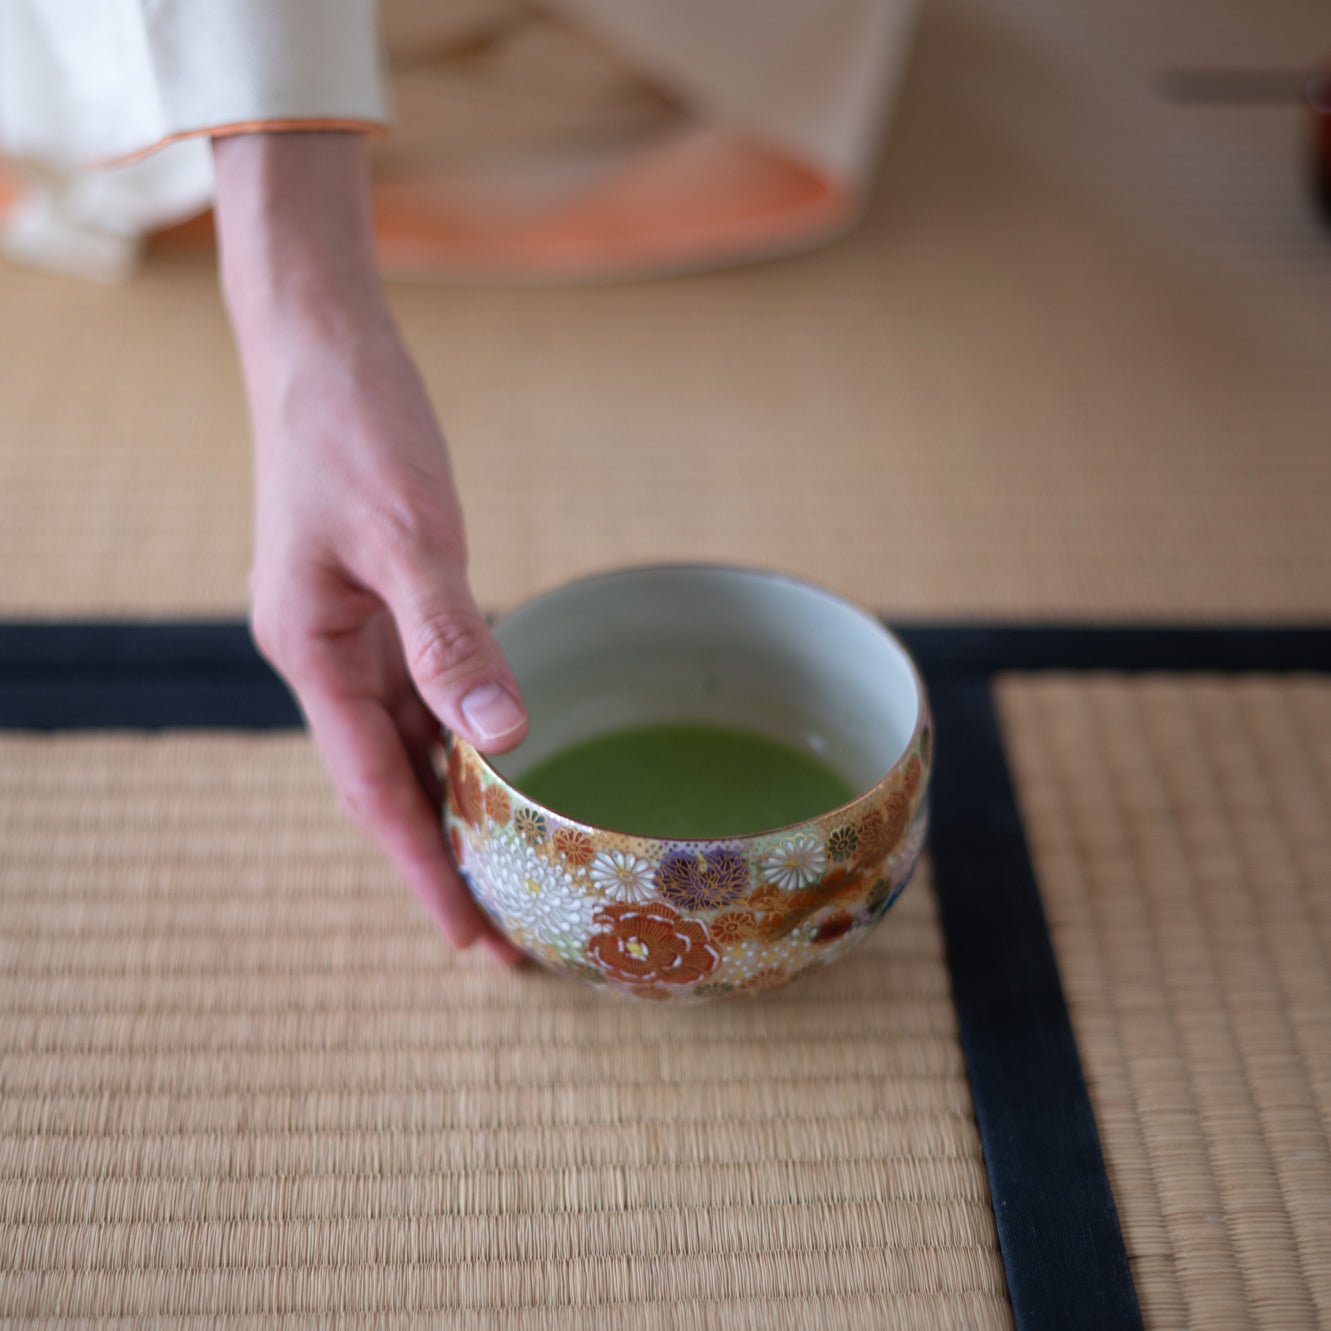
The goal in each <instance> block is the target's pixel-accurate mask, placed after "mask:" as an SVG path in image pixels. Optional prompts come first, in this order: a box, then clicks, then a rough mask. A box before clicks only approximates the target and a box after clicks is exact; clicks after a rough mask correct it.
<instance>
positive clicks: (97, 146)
mask: <svg viewBox="0 0 1331 1331" xmlns="http://www.w3.org/2000/svg"><path fill="white" fill-rule="evenodd" d="M384 87H385V84H384V78H383V75H382V71H381V68H380V58H379V50H378V41H377V33H376V5H375V0H0V154H3V155H4V157H5V158H6V159H8V161H9V163H10V167H11V170H16V171H17V174H18V175H19V177H20V179H21V181H22V183H23V185H24V190H23V194H22V197H21V199H20V202H19V204H18V205H17V206H16V207H15V208H14V209H13V211H12V213H11V215H10V217H9V218H8V219H7V221H6V228H5V243H6V248H7V249H8V250H9V252H10V254H11V255H12V256H13V257H15V258H18V259H20V260H24V261H27V262H30V263H35V264H38V265H40V266H46V267H58V268H72V269H74V270H76V271H85V272H88V273H89V275H93V276H103V277H114V276H118V275H120V272H121V270H122V269H123V268H125V267H126V266H127V265H129V264H132V261H133V252H134V251H135V250H136V248H137V241H138V237H140V236H141V235H143V234H144V233H146V232H147V231H149V230H151V229H153V228H155V227H158V226H162V225H166V224H169V223H170V222H172V221H175V220H178V219H179V218H182V217H185V216H188V215H190V214H191V213H194V212H197V211H199V210H200V209H201V208H203V207H205V206H206V205H207V203H208V202H209V200H210V198H211V192H212V170H211V157H210V154H209V152H208V148H207V144H206V142H205V141H204V140H206V139H207V138H209V137H212V136H216V135H219V134H228V133H240V132H245V131H253V130H258V129H266V130H290V129H358V130H372V129H376V128H378V127H380V126H382V125H383V124H384V122H385V121H386V119H387V111H386V106H385V93H384ZM191 140H196V141H194V142H191ZM158 149H164V151H161V152H157V151H155V150H158ZM89 168H101V169H91V170H90V169H89Z"/></svg>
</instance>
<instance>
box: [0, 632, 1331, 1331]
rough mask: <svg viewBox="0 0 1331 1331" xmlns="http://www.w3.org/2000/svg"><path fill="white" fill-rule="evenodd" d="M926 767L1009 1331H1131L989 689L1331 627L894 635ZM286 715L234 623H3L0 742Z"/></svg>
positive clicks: (1304, 660) (1097, 1153) (1271, 655)
mask: <svg viewBox="0 0 1331 1331" xmlns="http://www.w3.org/2000/svg"><path fill="white" fill-rule="evenodd" d="M895 627H896V629H897V632H898V633H899V635H900V636H901V637H902V639H903V640H904V641H905V643H906V645H907V646H908V647H909V649H910V650H911V652H912V653H913V654H914V656H915V658H916V660H917V662H918V663H919V666H920V669H921V673H922V674H923V675H924V678H925V681H926V684H927V686H928V688H929V692H930V696H931V700H932V703H933V708H934V714H935V719H936V723H937V730H938V736H939V752H940V754H941V755H942V757H941V760H940V762H939V764H938V769H937V772H936V774H935V778H934V787H933V795H932V799H933V821H932V837H931V841H932V846H931V853H932V858H933V867H934V883H935V888H936V891H937V894H938V901H939V910H940V915H941V919H942V924H943V932H944V936H945V938H946V942H947V950H948V960H949V965H950V968H951V973H952V986H953V994H954V998H955V1002H956V1008H957V1016H958V1023H959V1027H960V1031H961V1040H962V1046H963V1049H964V1052H965V1057H966V1066H967V1072H968V1075H969V1077H970V1083H971V1090H972V1095H973V1098H974V1103H975V1114H976V1120H977V1122H978V1124H979V1129H980V1137H981V1141H982V1143H983V1147H984V1157H985V1166H986V1169H987V1171H988V1174H989V1183H990V1195H991V1197H992V1199H993V1205H994V1213H995V1217H996V1220H997V1226H998V1235H999V1241H1000V1244H1001V1246H1002V1252H1003V1263H1004V1268H1005V1270H1006V1273H1007V1281H1008V1291H1009V1294H1010V1296H1011V1299H1012V1306H1013V1311H1014V1314H1015V1317H1016V1322H1017V1326H1018V1327H1019V1328H1020V1329H1021V1331H1034V1329H1035V1328H1041V1329H1042V1328H1050V1329H1051V1331H1071V1329H1073V1328H1080V1327H1104V1328H1123V1331H1135V1329H1136V1328H1140V1326H1141V1315H1140V1312H1139V1310H1138V1305H1137V1297H1136V1291H1135V1289H1134V1287H1133V1283H1132V1277H1131V1274H1130V1271H1129V1267H1128V1261H1127V1256H1126V1253H1125V1250H1124V1245H1123V1237H1122V1232H1121V1230H1120V1227H1119V1223H1118V1214H1117V1211H1116V1209H1115V1206H1114V1199H1113V1195H1112V1192H1111V1190H1110V1187H1109V1181H1108V1178H1107V1176H1106V1174H1105V1165H1104V1159H1103V1155H1102V1152H1101V1148H1100V1139H1099V1133H1098V1131H1097V1128H1096V1124H1095V1116H1094V1112H1093V1110H1092V1107H1091V1103H1090V1098H1089V1096H1088V1094H1087V1091H1086V1084H1085V1079H1084V1077H1083V1074H1082V1068H1081V1061H1080V1058H1079V1056H1078V1052H1077V1045H1076V1039H1075V1036H1074V1034H1073V1031H1072V1024H1071V1021H1070V1019H1069V1016H1068V1010H1067V1004H1066V1001H1065V998H1064V994H1063V989H1062V985H1061V982H1060V979H1059V974H1058V965H1057V962H1056V960H1055V957H1054V951H1053V945H1052V942H1051V940H1050V937H1049V930H1048V925H1047V922H1046V920H1045V916H1044V911H1043V907H1042V905H1041V902H1040V893H1039V888H1038V885H1037V883H1036V879H1035V873H1034V869H1033V867H1032V864H1031V859H1030V853H1029V849H1028V847H1027V844H1026V838H1025V833H1024V831H1023V829H1022V823H1021V815H1020V812H1019V810H1018V806H1017V801H1016V796H1015V792H1014V789H1013V783H1012V778H1011V774H1010V772H1009V770H1008V765H1007V759H1006V755H1005V753H1004V749H1003V741H1002V733H1001V729H1000V726H999V722H998V718H997V715H996V713H995V710H994V705H993V699H992V694H991V690H990V682H991V680H992V678H993V676H995V675H997V674H1000V673H1003V672H1005V671H1012V672H1022V673H1025V672H1034V671H1049V670H1056V671H1112V672H1143V671H1161V672H1170V673H1180V672H1181V673H1211V672H1215V673H1242V672H1254V671H1260V672H1272V673H1290V672H1305V671H1306V672H1313V673H1327V672H1331V626H1326V625H1314V626H1306V627H1288V626H1261V625H1245V626H1238V627H1236V626H1197V627H1174V626H1163V625H1160V626H1153V625H1130V626H1128V625H1125V626H1103V627H1100V626H1096V627H1089V626H1084V625H1071V624H1007V625H998V624H993V625H974V624H908V625H905V626H902V625H896V626H895ZM300 723H301V718H300V711H299V709H298V708H297V706H296V704H295V701H294V699H293V698H292V696H291V694H290V693H289V692H288V691H287V689H286V687H285V686H284V685H283V684H282V683H281V681H280V680H278V678H277V677H276V676H275V675H274V674H273V673H272V672H271V671H270V670H269V669H268V667H267V666H266V665H265V664H264V663H263V662H262V661H261V660H260V658H259V657H258V655H257V653H256V652H255V651H254V649H253V647H252V645H251V643H250V639H249V635H248V632H247V630H246V628H245V626H244V625H243V624H240V623H236V622H217V621H191V622H169V623H61V624H56V623H9V624H0V729H17V730H39V731H40V730H108V729H115V730H143V729H152V730H157V729H203V730H217V729H241V730H246V729H249V730H280V729H290V728H292V727H295V726H299V725H300Z"/></svg>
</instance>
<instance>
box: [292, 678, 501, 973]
mask: <svg viewBox="0 0 1331 1331" xmlns="http://www.w3.org/2000/svg"><path fill="white" fill-rule="evenodd" d="M302 703H303V705H304V707H305V713H306V716H307V718H308V719H309V723H310V730H311V731H312V733H313V735H314V740H315V743H316V744H317V745H318V747H319V751H320V752H321V753H322V754H323V757H324V761H325V762H326V763H327V765H328V770H329V772H330V774H331V775H332V778H333V784H334V785H335V786H336V787H337V791H338V795H339V796H340V798H341V801H342V805H343V808H344V809H345V810H346V813H347V816H348V817H349V818H350V819H351V821H352V822H354V823H355V824H356V825H357V826H358V827H359V828H360V829H361V830H362V831H364V832H366V833H367V834H368V835H369V836H371V837H373V839H374V840H375V841H376V842H377V843H378V845H379V846H380V848H381V849H382V850H383V851H384V853H385V854H386V855H387V856H388V857H389V859H390V860H392V862H393V864H394V866H395V867H396V869H397V871H398V873H399V874H400V875H401V876H402V878H403V880H404V881H405V882H406V883H407V885H408V886H409V887H410V888H411V890H412V891H413V892H414V893H415V894H416V895H417V896H418V897H419V898H420V900H421V902H422V903H423V904H424V905H425V907H426V909H427V910H428V911H429V912H430V914H431V915H432V916H433V918H434V920H435V921H436V923H437V924H438V925H439V928H440V929H441V930H442V931H443V933H444V936H445V937H446V938H447V939H448V940H449V942H450V943H452V944H453V946H454V947H458V948H466V947H469V946H470V945H471V944H472V943H473V942H475V941H476V940H477V939H478V938H483V937H486V936H487V935H491V936H492V935H493V931H492V929H491V927H490V924H489V922H488V921H487V920H486V919H485V917H484V916H483V915H482V914H481V911H480V909H479V907H477V905H476V903H475V902H474V901H473V900H472V898H471V894H470V893H469V892H468V891H467V889H466V886H465V884H464V883H463V882H462V879H461V878H460V876H459V875H458V871H457V869H456V868H455V867H454V866H453V862H452V860H451V859H450V858H449V855H448V851H447V849H446V847H445V845H444V837H443V832H442V830H441V828H440V825H439V821H438V816H437V812H436V809H435V808H433V807H432V806H431V804H430V801H429V800H428V799H427V798H426V794H425V791H424V790H423V789H422V788H421V785H420V783H419V781H418V780H417V777H416V774H415V772H414V771H413V767H412V762H411V759H410V757H409V755H408V752H407V749H406V747H405V746H404V744H403V740H402V737H401V735H400V734H399V733H398V730H397V728H396V727H395V725H394V724H393V720H392V719H391V718H390V717H389V715H388V713H387V712H386V711H385V710H384V708H383V707H382V705H381V704H380V703H379V702H377V701H375V700H374V699H370V698H359V697H344V696H340V695H336V694H331V693H328V692H326V691H323V690H315V691H312V692H311V691H307V692H306V694H305V696H303V697H302Z"/></svg>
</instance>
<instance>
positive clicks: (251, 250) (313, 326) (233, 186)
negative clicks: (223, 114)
mask: <svg viewBox="0 0 1331 1331" xmlns="http://www.w3.org/2000/svg"><path fill="white" fill-rule="evenodd" d="M213 160H214V165H215V171H216V181H217V185H216V194H217V203H216V217H217V231H218V241H219V247H220V251H221V279H222V291H223V295H224V297H225V300H226V304H227V309H228V311H229V312H230V315H231V322H232V326H233V328H234V330H235V334H236V340H237V343H238V346H239V349H240V355H241V359H242V361H243V363H244V369H245V377H246V381H247V384H248V385H249V389H250V393H251V398H252V399H253V398H254V397H256V396H258V397H259V398H261V399H262V398H263V397H265V396H267V395H268V394H269V393H270V392H271V391H273V390H274V389H275V387H276V385H275V384H274V383H273V382H272V381H273V379H274V377H275V375H280V374H281V372H282V367H283V366H284V365H285V364H286V363H287V362H288V359H289V355H290V353H291V351H292V350H293V349H297V348H302V347H306V346H308V345H309V344H310V343H311V342H313V343H316V344H318V345H319V346H321V347H323V348H324V349H327V350H329V351H334V352H336V351H338V350H346V351H351V350H352V349H354V348H355V347H356V346H357V345H361V344H363V343H364V342H365V341H366V340H367V339H372V338H376V337H381V336H395V333H394V328H393V321H392V317H391V315H390V313H389V310H388V307H387V304H386V303H385V300H384V296H383V290H382V286H381V284H380V280H379V274H378V267H377V263H376V260H375V253H374V232H373V224H372V216H371V208H370V187H369V168H368V151H367V147H366V142H365V137H364V135H361V134H350V133H274V134H245V135H236V136H233V137H229V138H222V139H217V140H215V141H214V144H213Z"/></svg>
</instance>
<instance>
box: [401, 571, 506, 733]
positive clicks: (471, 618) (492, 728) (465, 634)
mask: <svg viewBox="0 0 1331 1331" xmlns="http://www.w3.org/2000/svg"><path fill="white" fill-rule="evenodd" d="M387 599H388V603H389V608H390V610H391V611H392V613H393V618H394V620H395V622H396V624H397V630H398V636H399V637H400V638H401V640H402V650H403V653H404V655H405V657H406V662H407V669H408V670H409V671H410V672H411V678H412V680H413V682H414V683H415V685H416V690H417V692H418V693H419V694H420V695H421V697H422V699H424V701H425V704H426V706H427V707H429V709H430V710H431V711H432V712H433V713H434V714H435V716H437V717H438V718H439V720H440V721H442V722H443V723H444V725H446V726H447V727H448V728H449V729H450V730H452V731H453V732H454V733H455V734H458V735H461V736H462V737H463V738H464V739H467V740H470V741H471V743H472V744H474V745H475V746H476V748H478V749H479V750H481V751H482V752H483V753H503V752H504V751H505V750H507V749H511V748H514V747H515V746H516V745H518V744H520V743H521V742H522V740H523V739H524V738H525V737H526V734H527V710H526V708H525V707H524V706H523V704H522V695H521V693H520V692H519V690H518V685H517V681H516V680H515V679H514V678H513V672H512V670H510V669H509V666H508V662H507V661H505V660H504V655H503V653H502V652H501V651H500V650H499V644H498V643H497V642H495V640H494V636H493V635H492V634H491V632H490V628H489V626H488V625H487V624H486V622H485V617H484V615H482V614H481V612H480V611H479V610H478V609H477V607H476V602H475V601H474V600H473V599H472V595H471V589H470V588H469V587H468V586H467V579H466V576H465V574H464V573H463V572H462V571H461V570H459V569H456V568H453V567H451V566H449V565H446V564H433V563H430V562H426V563H422V564H418V565H416V566H415V567H414V568H411V569H409V570H405V571H404V573H403V575H402V576H400V577H399V579H397V580H396V586H395V587H394V588H393V589H392V590H391V592H390V595H389V596H388V598H387Z"/></svg>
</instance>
